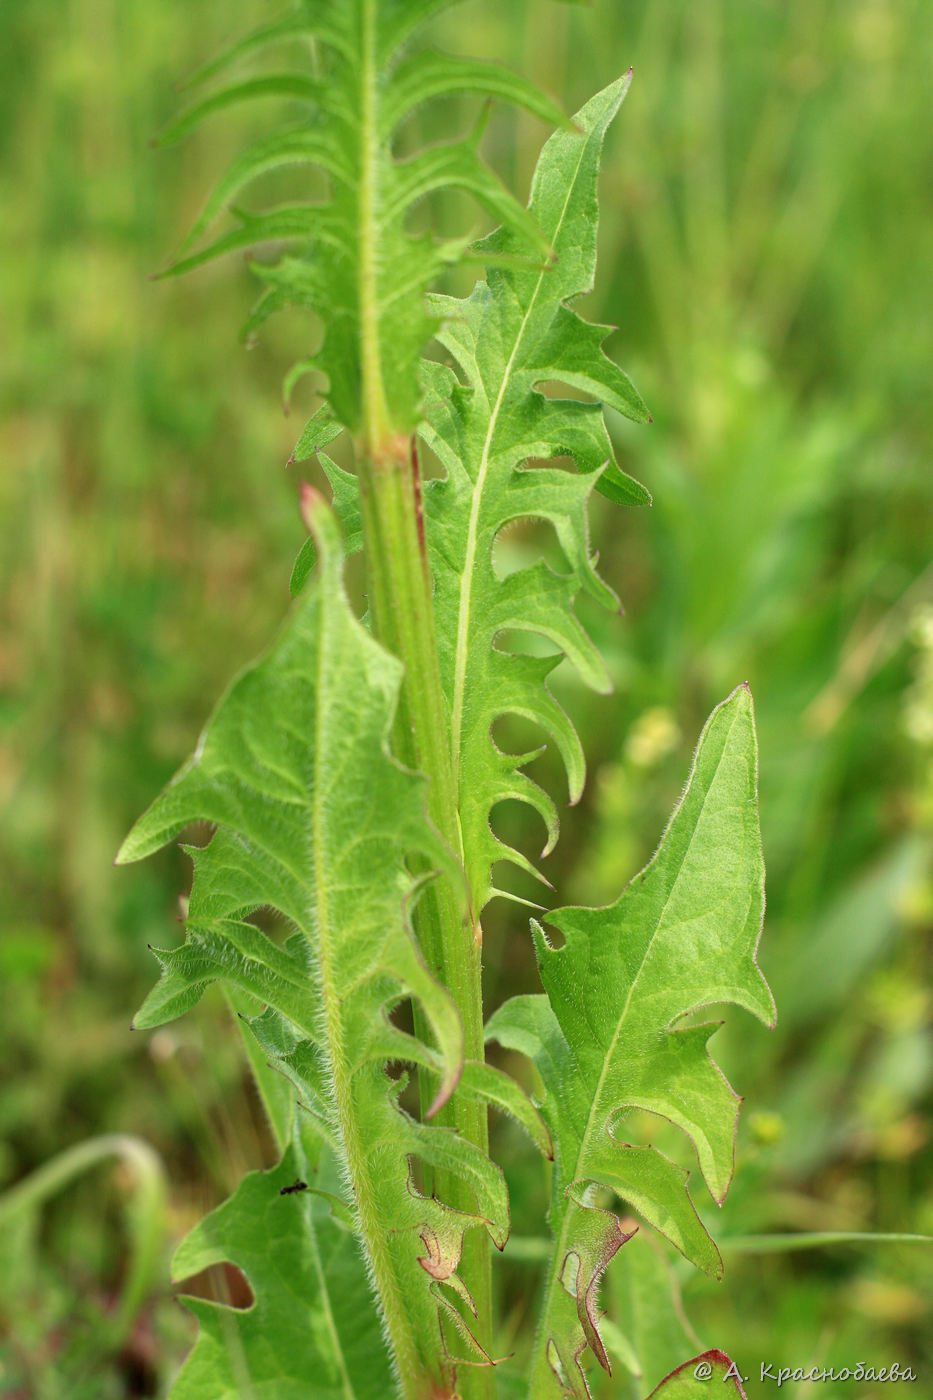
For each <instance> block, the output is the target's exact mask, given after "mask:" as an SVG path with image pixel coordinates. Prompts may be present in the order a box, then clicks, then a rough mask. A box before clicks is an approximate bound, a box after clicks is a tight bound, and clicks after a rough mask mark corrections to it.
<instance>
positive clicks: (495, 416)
mask: <svg viewBox="0 0 933 1400" xmlns="http://www.w3.org/2000/svg"><path fill="white" fill-rule="evenodd" d="M597 130H598V128H595V127H594V128H593V130H592V131H590V132H589V133H588V137H587V140H586V141H584V142H583V143H582V145H581V147H580V153H579V156H578V159H577V164H576V168H575V170H574V173H573V179H572V180H570V181H568V185H567V192H566V196H565V198H564V205H563V208H562V209H561V212H560V216H559V218H558V220H557V224H556V226H555V228H554V233H553V237H552V242H554V243H556V242H557V239H558V237H559V235H560V232H561V229H562V228H563V225H564V220H565V218H566V215H567V209H568V207H569V205H570V200H571V196H572V194H573V190H574V188H575V186H576V182H577V179H578V177H579V174H580V166H581V165H582V163H583V157H584V155H585V154H586V151H587V149H588V147H589V143H590V138H592V136H593V135H595V134H596V133H597ZM549 271H550V269H549V268H542V269H541V271H540V273H539V274H538V281H537V283H536V284H535V290H534V292H533V294H532V297H531V300H530V302H529V305H528V309H527V310H526V312H525V314H524V316H523V317H522V323H521V326H520V327H519V331H518V334H517V336H516V338H515V344H514V346H513V347H512V353H511V354H510V356H509V358H508V361H507V362H506V367H505V373H504V374H503V376H502V384H501V386H500V389H499V393H498V396H497V398H496V402H495V404H494V406H493V410H492V413H491V414H490V419H489V428H488V430H487V433H486V438H485V441H484V443H483V452H482V456H481V458H480V467H479V471H478V473H477V476H476V482H475V484H474V487H473V500H472V502H471V505H470V524H469V529H468V531H467V548H466V555H465V558H464V569H463V573H462V574H461V580H460V605H459V608H458V610H457V644H456V649H455V653H454V656H455V660H454V692H453V704H452V706H451V766H452V768H453V777H454V785H455V788H456V791H457V794H458V799H459V793H460V754H461V747H462V731H463V702H464V692H465V688H466V667H467V658H468V653H469V631H470V614H471V609H472V593H473V575H474V570H475V566H476V550H477V546H478V534H479V515H480V510H481V508H482V503H483V491H484V488H485V484H486V475H487V473H488V470H489V460H490V452H491V450H492V443H493V438H494V437H495V433H496V428H497V427H498V423H499V415H500V414H501V412H502V405H503V403H504V402H505V396H506V392H507V390H508V388H509V381H510V377H511V373H512V369H513V367H514V364H515V361H516V359H517V357H518V352H519V350H520V348H521V344H522V340H523V339H524V335H525V331H526V330H527V328H528V322H529V320H530V319H531V316H532V314H533V312H534V310H535V308H536V306H537V301H538V296H539V294H540V291H541V287H542V284H543V282H544V278H545V277H546V276H547V273H548V272H549ZM458 806H459V801H458Z"/></svg>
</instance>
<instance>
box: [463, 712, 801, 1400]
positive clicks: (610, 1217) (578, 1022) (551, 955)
mask: <svg viewBox="0 0 933 1400" xmlns="http://www.w3.org/2000/svg"><path fill="white" fill-rule="evenodd" d="M763 913H764V867H763V863H762V856H761V840H760V835H759V829H758V811H757V747H756V740H755V729H754V716H753V710H752V701H751V696H750V694H749V692H748V690H747V688H746V687H744V686H741V687H739V689H738V690H736V691H735V692H734V694H733V695H732V696H730V698H729V699H728V700H726V701H725V702H724V703H723V704H722V705H720V706H719V707H718V708H717V709H716V710H715V711H714V712H713V714H712V716H711V717H710V719H709V721H708V722H707V725H706V728H705V729H704V731H703V735H702V738H701V740H700V744H699V747H698V749H697V753H696V757H695V760H694V765H693V771H692V774H691V777H690V781H689V783H688V785H687V789H686V791H685V793H684V796H683V798H682V800H681V802H680V804H679V806H678V807H677V809H676V811H675V813H674V815H673V817H672V819H671V822H670V824H669V826H668V828H667V831H666V832H665V834H664V837H663V839H662V841H661V845H660V847H659V848H658V851H657V853H656V855H655V856H654V858H653V859H652V861H651V862H650V863H649V865H647V866H646V867H645V869H644V870H643V871H642V873H641V874H640V875H638V876H636V877H635V879H634V880H633V881H632V882H631V884H629V885H628V886H627V888H626V889H625V890H624V892H623V893H622V895H621V896H620V898H619V899H618V900H617V902H616V903H615V904H612V905H609V906H608V907H607V908H605V909H563V910H559V911H557V912H556V913H554V914H549V915H548V923H549V924H550V925H552V926H553V927H554V928H555V929H557V930H559V931H560V933H561V934H563V937H564V940H565V941H564V944H563V946H562V947H560V948H558V947H555V946H552V944H551V943H550V942H549V941H548V939H547V938H546V936H545V934H544V932H543V930H542V929H541V928H540V927H537V926H535V945H536V951H537V956H538V964H539V968H540V972H541V979H542V981H543V983H544V986H545V990H546V995H545V996H524V997H518V998H515V999H513V1000H512V1001H510V1002H507V1003H506V1005H505V1006H504V1007H502V1008H501V1009H500V1010H499V1011H498V1012H497V1013H496V1014H495V1015H494V1016H493V1017H492V1019H491V1021H490V1024H489V1028H488V1029H489V1034H490V1036H491V1037H493V1038H494V1039H496V1040H498V1041H499V1042H500V1043H502V1044H504V1045H507V1046H510V1047H511V1048H513V1049H517V1050H521V1051H524V1052H525V1053H526V1054H529V1055H530V1056H531V1057H532V1058H533V1060H534V1061H535V1064H536V1065H537V1068H538V1071H539V1073H540V1075H541V1078H542V1080H543V1083H544V1086H545V1091H546V1096H545V1099H544V1103H543V1105H542V1111H543V1113H544V1117H545V1119H546V1121H547V1122H548V1125H549V1127H550V1129H551V1133H552V1136H553V1138H554V1143H555V1149H556V1158H555V1171H554V1179H553V1196H552V1204H551V1212H550V1224H551V1228H552V1231H553V1233H554V1237H555V1249H554V1256H553V1261H552V1265H551V1272H550V1279H549V1284H548V1298H547V1303H546V1307H545V1314H544V1319H543V1325H542V1331H541V1333H540V1335H539V1344H538V1348H537V1358H538V1359H537V1363H536V1368H535V1371H534V1373H533V1375H532V1378H531V1391H530V1394H531V1395H532V1396H533V1397H534V1400H544V1398H545V1397H546V1396H547V1395H549V1394H555V1395H556V1394H557V1393H559V1390H556V1389H555V1386H556V1385H558V1384H559V1385H563V1387H564V1393H566V1394H567V1395H572V1396H574V1397H585V1396H586V1395H587V1394H588V1391H587V1388H586V1381H585V1376H584V1373H583V1370H582V1368H581V1367H580V1365H579V1357H580V1355H581V1353H582V1351H583V1349H584V1347H585V1346H587V1345H588V1346H589V1347H590V1348H592V1350H593V1352H594V1353H595V1354H596V1356H597V1358H598V1360H599V1361H600V1362H601V1363H602V1364H603V1365H604V1366H606V1367H607V1368H608V1360H607V1357H606V1353H605V1349H604V1347H603V1343H602V1341H601V1339H600V1336H599V1332H598V1330H597V1326H596V1321H597V1298H596V1291H597V1287H598V1282H599V1276H600V1274H601V1273H602V1271H603V1270H604V1269H605V1268H606V1266H607V1264H608V1263H609V1260H610V1259H611V1258H612V1256H613V1255H614V1254H615V1253H616V1251H617V1250H618V1249H619V1247H620V1246H621V1245H622V1244H624V1243H625V1241H626V1240H627V1239H628V1238H630V1235H629V1234H628V1233H626V1232H625V1231H624V1230H623V1229H622V1226H621V1224H620V1222H619V1220H618V1219H617V1217H616V1216H615V1215H614V1214H613V1213H612V1212H611V1211H610V1210H607V1209H601V1208H599V1207H598V1206H597V1204H595V1202H594V1199H593V1187H594V1186H599V1187H604V1188H608V1190H609V1191H611V1192H612V1193H613V1194H614V1195H616V1196H618V1197H621V1198H622V1200H624V1201H625V1202H627V1203H628V1204H629V1205H630V1206H631V1207H632V1208H633V1209H634V1210H635V1211H636V1212H637V1214H638V1215H640V1216H641V1217H642V1218H643V1219H645V1220H646V1221H648V1222H649V1223H650V1224H651V1225H652V1226H654V1227H655V1229H657V1230H659V1231H660V1232H661V1234H663V1235H665V1236H666V1237H667V1238H668V1239H669V1240H670V1241H671V1242H672V1243H673V1244H674V1245H675V1246H676V1248H677V1249H679V1250H680V1251H681V1253H682V1254H684V1255H685V1256H686V1257H687V1258H688V1259H690V1260H691V1261H692V1262H693V1263H694V1264H695V1265H696V1266H697V1267H698V1268H700V1269H703V1270H704V1271H706V1272H707V1273H710V1274H712V1275H714V1276H719V1275H721V1272H722V1265H721V1261H720V1257H719V1252H718V1250H717V1249H716V1246H715V1244H714V1243H713V1241H712V1240H711V1239H710V1237H709V1235H708V1233H707V1231H706V1229H705V1228H704V1226H703V1225H702V1223H701V1222H700V1220H699V1217H698V1216H697V1214H696V1211H695V1209H694V1206H693V1203H692V1201H691V1199H690V1196H689V1194H688V1192H687V1188H686V1181H687V1175H688V1174H687V1172H686V1171H684V1170H683V1169H682V1168H681V1167H679V1166H677V1165H676V1164H675V1163H674V1162H672V1161H671V1160H670V1159H668V1158H667V1157H665V1156H663V1155H662V1154H661V1153H659V1152H657V1151H656V1150H655V1149H654V1148H652V1147H650V1146H636V1145H633V1144H631V1143H629V1142H627V1141H626V1138H625V1119H626V1116H627V1115H630V1114H631V1113H632V1112H633V1110H643V1111H647V1112H648V1113H651V1114H655V1115H658V1116H659V1117H661V1118H665V1119H668V1120H670V1121H671V1122H672V1123H674V1124H676V1125H677V1126H678V1127H679V1128H681V1129H682V1130H683V1132H684V1133H685V1134H686V1135H687V1136H688V1137H689V1138H690V1140H691V1142H692V1143H693V1145H694V1148H695V1150H696V1154H697V1158H698V1161H699V1165H700V1169H701V1171H702V1174H703V1177H704V1179H705V1181H706V1184H707V1186H708V1187H709V1190H710V1192H711V1194H712V1196H713V1197H714V1199H715V1200H717V1201H721V1200H722V1199H723V1197H724V1196H725V1193H726V1191H727V1189H728V1186H729V1182H730V1180H731V1177H732V1170H733V1145H734V1135H735V1124H736V1118H737V1113H738V1105H739V1100H738V1098H737V1096H736V1095H735V1093H734V1092H733V1090H732V1088H731V1087H730V1085H729V1084H728V1082H727V1081H726V1079H725V1077H724V1075H723V1074H722V1072H721V1071H720V1070H719V1069H718V1067H717V1066H716V1065H715V1064H714V1062H713V1061H712V1059H711V1058H710V1056H709V1053H708V1051H707V1041H708V1040H709V1038H710V1036H711V1035H712V1033H713V1031H714V1030H715V1029H716V1027H717V1025H718V1024H720V1023H719V1022H713V1023H710V1022H707V1023H705V1024H702V1025H700V1024H694V1023H693V1022H692V1021H691V1022H689V1023H688V1024H684V1020H685V1018H687V1017H689V1016H690V1014H691V1013H692V1012H694V1011H697V1010H698V1009H700V1008H703V1007H707V1006H713V1005H717V1004H719V1003H733V1004H735V1005H738V1006H742V1007H745V1009H746V1010H748V1011H750V1012H751V1013H752V1014H753V1015H755V1016H757V1017H758V1018H759V1019H760V1020H762V1021H764V1022H766V1023H768V1024H771V1023H772V1022H773V1017H774V1005H773V1001H772V999H771V994H770V992H769V990H768V987H767V984H766V982H765V980H764V978H763V976H762V974H761V972H760V971H759V969H758V966H757V963H756V961H755V953H756V949H757V945H758V938H759V935H760V932H761V923H762V917H763Z"/></svg>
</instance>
